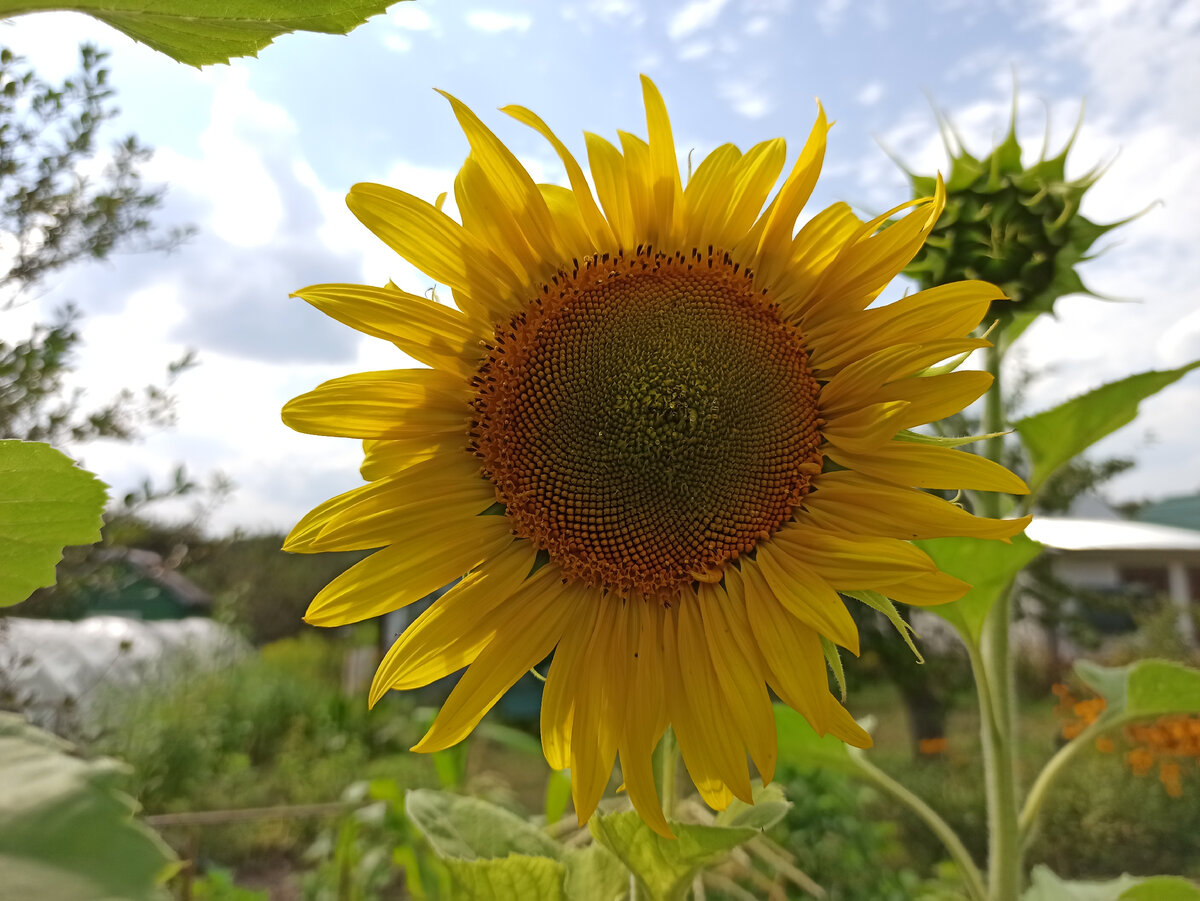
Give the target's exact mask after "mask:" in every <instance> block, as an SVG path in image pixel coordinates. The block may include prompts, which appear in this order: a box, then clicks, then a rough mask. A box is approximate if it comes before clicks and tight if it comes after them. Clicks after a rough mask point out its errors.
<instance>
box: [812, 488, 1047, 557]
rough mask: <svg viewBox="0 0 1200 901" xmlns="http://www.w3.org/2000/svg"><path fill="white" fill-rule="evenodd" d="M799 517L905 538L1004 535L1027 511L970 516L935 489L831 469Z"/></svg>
mask: <svg viewBox="0 0 1200 901" xmlns="http://www.w3.org/2000/svg"><path fill="white" fill-rule="evenodd" d="M796 519H797V521H800V522H805V521H810V520H811V521H812V522H814V523H816V524H818V525H819V526H820V527H821V528H823V529H829V530H832V531H839V532H848V533H851V534H867V535H880V536H883V537H887V538H902V539H906V540H911V539H917V538H945V537H949V536H952V535H971V536H974V537H976V538H992V539H998V540H1001V541H1007V540H1008V539H1009V538H1011V537H1012V536H1013V535H1016V534H1019V533H1020V532H1022V531H1024V529H1025V526H1027V525H1028V524H1029V521H1030V517H1023V518H1021V519H987V518H985V517H982V516H972V515H971V514H970V513H968V512H967V511H966V510H964V509H962V508H961V507H957V506H955V505H954V504H951V503H949V502H948V501H944V500H942V499H941V498H940V497H937V496H936V495H932V494H929V493H927V492H925V491H917V490H914V489H912V488H902V487H900V486H896V485H888V484H885V483H881V482H879V481H877V480H875V479H870V478H867V477H865V476H862V475H859V474H858V473H854V472H849V471H843V472H829V473H825V474H824V475H822V476H821V487H820V490H818V491H815V492H813V493H812V494H810V495H809V496H808V497H807V498H806V499H805V501H804V511H803V513H798V514H797V516H796Z"/></svg>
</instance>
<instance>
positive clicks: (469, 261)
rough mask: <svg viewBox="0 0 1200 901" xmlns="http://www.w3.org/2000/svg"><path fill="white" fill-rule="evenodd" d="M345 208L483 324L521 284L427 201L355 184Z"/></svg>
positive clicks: (500, 310) (494, 316) (498, 314)
mask: <svg viewBox="0 0 1200 901" xmlns="http://www.w3.org/2000/svg"><path fill="white" fill-rule="evenodd" d="M346 206H348V207H350V212H352V213H354V215H355V216H356V217H357V218H358V221H359V222H361V223H362V224H363V225H365V226H366V227H367V228H369V229H370V230H371V231H373V232H374V233H375V234H376V236H377V237H379V238H380V240H382V241H383V243H385V244H387V245H388V247H390V248H392V250H394V251H396V253H398V254H400V256H402V257H404V259H406V260H408V261H409V262H410V263H412V264H413V265H414V266H416V267H417V268H418V269H420V270H421V271H422V272H424V273H425V274H426V275H428V276H429V277H430V278H432V279H433V280H434V281H437V282H440V283H441V284H443V285H446V286H447V287H449V288H450V290H451V291H453V292H454V302H455V304H456V305H457V306H458V308H459V309H460V310H462V311H463V312H464V313H467V314H468V315H470V316H475V317H477V318H479V319H480V320H482V321H484V322H493V321H495V320H497V319H499V318H500V317H501V316H502V315H503V311H504V307H503V306H502V305H500V304H497V303H496V301H497V300H505V301H507V300H510V299H511V298H513V297H514V296H517V295H519V294H520V292H521V290H522V288H523V286H522V285H521V283H520V281H519V279H517V277H516V276H515V275H513V273H512V271H511V270H509V269H507V268H506V267H505V266H504V264H503V263H501V262H500V261H499V260H498V259H496V258H495V256H493V255H491V254H489V253H488V251H487V250H486V248H485V247H484V245H483V244H482V242H480V241H479V240H478V239H477V238H475V237H474V236H473V235H471V234H470V233H469V232H468V231H467V230H466V229H464V228H463V227H462V226H461V225H459V224H458V223H457V222H455V221H454V220H453V219H451V218H450V217H449V216H447V215H446V214H445V213H443V212H442V211H441V210H439V209H437V208H436V207H435V206H433V205H432V204H430V203H427V202H425V201H424V200H421V199H420V198H419V197H414V196H412V195H411V194H406V193H404V192H403V191H397V190H396V189H395V188H389V187H386V186H385V185H374V184H369V183H362V184H357V185H355V186H354V187H353V188H351V189H350V193H349V194H348V195H347V196H346Z"/></svg>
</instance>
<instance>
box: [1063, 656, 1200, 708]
mask: <svg viewBox="0 0 1200 901" xmlns="http://www.w3.org/2000/svg"><path fill="white" fill-rule="evenodd" d="M1075 672H1076V673H1078V674H1079V677H1080V678H1081V679H1083V681H1084V682H1086V683H1087V684H1088V685H1090V686H1091V687H1092V689H1093V690H1095V692H1096V693H1097V694H1099V695H1101V696H1102V697H1103V698H1104V700H1105V701H1106V702H1107V707H1106V708H1105V716H1120V717H1122V718H1123V719H1135V718H1138V717H1147V716H1163V715H1166V714H1171V713H1200V670H1196V669H1192V668H1191V667H1188V666H1184V665H1183V664H1181V663H1174V662H1172V661H1170V660H1156V659H1153V658H1150V659H1147V660H1138V661H1137V662H1135V663H1131V664H1129V665H1128V666H1121V667H1106V666H1099V665H1098V664H1095V663H1092V662H1090V661H1088V660H1080V661H1078V662H1076V664H1075Z"/></svg>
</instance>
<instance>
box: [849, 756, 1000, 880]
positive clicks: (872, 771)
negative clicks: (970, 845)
mask: <svg viewBox="0 0 1200 901" xmlns="http://www.w3.org/2000/svg"><path fill="white" fill-rule="evenodd" d="M855 763H856V764H857V766H858V770H859V772H858V775H859V776H860V778H862V779H863V780H864V781H866V782H870V783H871V784H872V785H874V786H875V787H876V788H878V789H879V790H880V791H882V792H884V793H885V794H888V795H891V796H892V797H893V798H895V799H896V800H897V801H899V802H900V803H901V804H904V805H905V806H906V807H908V808H909V809H910V810H912V811H913V812H914V813H916V815H917V816H919V817H920V818H921V819H922V820H923V821H924V823H925V825H926V826H928V827H929V828H930V829H931V830H932V831H933V833H934V835H936V836H937V837H938V838H939V839H940V840H941V842H942V844H943V845H944V846H945V847H946V850H947V851H949V852H950V857H951V859H953V861H954V863H955V864H957V866H958V869H959V872H960V873H961V874H962V878H963V882H964V883H965V884H966V887H967V894H968V895H970V897H971V901H986V899H987V889H985V888H984V884H983V875H982V874H981V873H980V872H979V868H978V867H977V866H975V861H973V860H972V859H971V852H969V851H968V850H967V847H966V845H964V844H963V843H962V839H960V838H959V837H958V833H956V832H955V831H954V829H953V828H951V826H950V824H949V823H947V822H946V821H945V820H943V819H942V818H941V817H940V816H938V813H937V811H935V810H934V809H933V808H932V807H930V806H929V805H928V804H926V803H925V802H924V801H923V800H921V798H919V797H918V796H916V795H914V794H913V793H912V792H911V791H909V790H908V789H907V788H905V787H904V786H903V785H901V784H900V783H899V782H897V781H896V780H895V779H893V778H892V777H891V776H889V775H888V774H887V773H885V772H884V771H883V770H881V769H879V767H877V766H875V765H874V764H873V763H870V762H868V761H867V760H866V759H865V758H863V757H862V756H858V757H857V758H856V760H855Z"/></svg>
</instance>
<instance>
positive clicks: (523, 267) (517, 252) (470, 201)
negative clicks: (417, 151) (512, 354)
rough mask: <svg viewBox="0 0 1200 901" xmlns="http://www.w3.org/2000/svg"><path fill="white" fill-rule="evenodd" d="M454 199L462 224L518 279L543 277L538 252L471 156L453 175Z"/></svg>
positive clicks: (544, 276)
mask: <svg viewBox="0 0 1200 901" xmlns="http://www.w3.org/2000/svg"><path fill="white" fill-rule="evenodd" d="M454 202H455V203H456V204H457V205H458V214H459V216H461V217H462V223H463V227H464V228H465V229H466V230H467V232H468V233H470V234H471V235H473V236H474V237H475V239H476V240H478V241H479V242H480V243H481V244H483V245H484V246H485V247H486V248H487V249H488V251H490V253H491V254H493V255H494V256H495V257H496V258H497V259H498V260H500V261H501V262H503V263H504V265H505V266H506V267H507V268H508V269H509V271H511V272H512V273H513V276H514V277H515V278H516V279H517V281H518V282H520V283H523V284H528V283H530V282H540V281H543V280H544V279H545V278H546V277H547V274H546V273H545V271H544V270H545V267H544V265H543V263H542V258H541V255H540V254H539V253H538V252H537V251H536V250H534V249H533V247H531V246H530V244H529V241H528V240H527V239H526V238H525V233H524V232H523V231H522V229H521V224H520V223H519V222H518V221H517V217H516V216H515V215H514V214H513V211H512V210H511V209H510V208H509V206H508V205H507V204H506V203H505V201H504V198H502V197H501V196H500V193H499V191H497V189H496V185H495V182H493V181H492V179H491V178H490V177H489V176H488V173H487V172H485V171H484V169H483V167H482V166H481V165H480V164H479V162H478V160H476V159H475V157H473V156H469V157H467V158H466V159H465V160H463V164H462V168H461V169H460V170H459V172H458V176H457V177H456V178H455V179H454ZM543 203H544V201H543ZM547 216H549V213H548V212H547ZM514 300H517V299H516V298H514ZM518 303H519V300H518ZM504 312H508V310H507V309H505V310H504ZM513 312H515V310H514V311H513Z"/></svg>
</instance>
